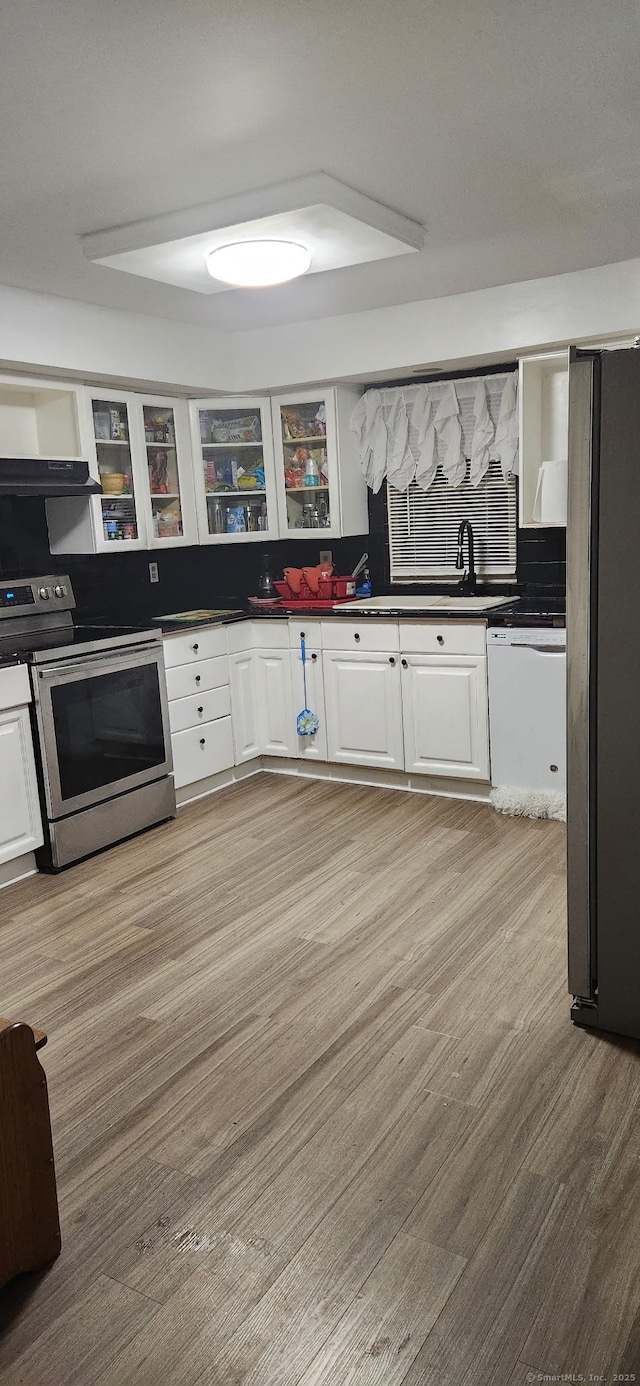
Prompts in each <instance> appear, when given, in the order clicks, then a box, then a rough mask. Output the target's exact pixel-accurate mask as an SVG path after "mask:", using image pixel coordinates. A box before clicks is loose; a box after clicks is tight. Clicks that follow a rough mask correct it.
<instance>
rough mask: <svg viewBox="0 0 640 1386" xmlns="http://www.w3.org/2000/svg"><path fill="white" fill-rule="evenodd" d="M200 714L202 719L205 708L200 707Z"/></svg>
mask: <svg viewBox="0 0 640 1386" xmlns="http://www.w3.org/2000/svg"><path fill="white" fill-rule="evenodd" d="M198 712H199V714H200V716H201V717H202V714H203V712H204V708H203V707H199V708H198Z"/></svg>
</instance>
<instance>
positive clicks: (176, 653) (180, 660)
mask: <svg viewBox="0 0 640 1386" xmlns="http://www.w3.org/2000/svg"><path fill="white" fill-rule="evenodd" d="M163 645H164V665H165V669H173V668H175V666H176V665H179V664H192V663H193V661H194V660H200V659H212V658H213V657H214V656H215V655H226V653H227V632H226V629H225V627H224V626H205V627H204V629H203V630H201V629H197V630H190V631H189V634H188V635H169V636H165V638H164V641H163Z"/></svg>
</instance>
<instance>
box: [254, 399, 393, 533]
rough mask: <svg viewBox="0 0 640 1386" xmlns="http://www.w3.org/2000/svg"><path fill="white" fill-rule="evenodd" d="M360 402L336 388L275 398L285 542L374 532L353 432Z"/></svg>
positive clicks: (275, 427)
mask: <svg viewBox="0 0 640 1386" xmlns="http://www.w3.org/2000/svg"><path fill="white" fill-rule="evenodd" d="M359 397H360V395H359V392H358V391H357V390H349V389H344V388H342V387H337V386H336V387H334V386H332V387H329V389H324V390H322V389H320V390H310V391H304V392H302V393H295V392H294V393H291V394H286V395H276V396H275V397H274V398H273V399H272V401H271V404H272V410H273V436H274V445H275V452H276V477H277V484H278V504H279V510H280V533H281V536H282V538H283V539H284V538H296V539H304V538H308V539H316V540H317V539H318V538H319V537H320V538H321V537H322V534H321V535H320V536H319V535H318V530H320V531H322V533H323V534H324V537H326V538H327V539H339V538H340V537H341V536H342V535H348V534H366V533H367V532H368V529H369V517H368V510H367V487H366V482H365V479H364V476H363V474H362V470H361V468H360V462H359V458H358V453H357V449H356V445H355V439H354V436H353V434H352V432H351V428H350V421H351V414H352V412H353V409H354V407H355V404H356V402H357V400H358V399H359Z"/></svg>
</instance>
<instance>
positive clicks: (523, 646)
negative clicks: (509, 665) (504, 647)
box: [510, 640, 567, 655]
mask: <svg viewBox="0 0 640 1386" xmlns="http://www.w3.org/2000/svg"><path fill="white" fill-rule="evenodd" d="M510 648H511V649H512V650H533V651H534V652H535V654H551V655H566V653H567V647H566V645H530V644H529V643H528V641H526V640H513V641H512V642H511V646H510Z"/></svg>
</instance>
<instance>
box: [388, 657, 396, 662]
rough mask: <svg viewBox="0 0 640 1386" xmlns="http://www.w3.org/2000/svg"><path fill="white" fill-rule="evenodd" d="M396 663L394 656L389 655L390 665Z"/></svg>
mask: <svg viewBox="0 0 640 1386" xmlns="http://www.w3.org/2000/svg"><path fill="white" fill-rule="evenodd" d="M395 662H396V661H395V659H394V657H393V655H389V663H390V664H395Z"/></svg>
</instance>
